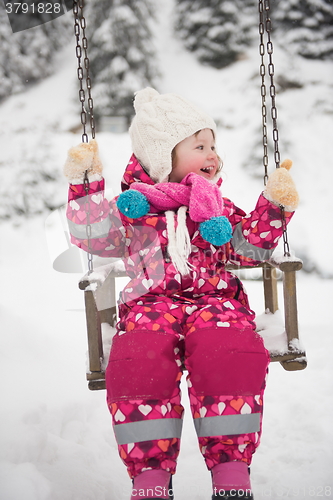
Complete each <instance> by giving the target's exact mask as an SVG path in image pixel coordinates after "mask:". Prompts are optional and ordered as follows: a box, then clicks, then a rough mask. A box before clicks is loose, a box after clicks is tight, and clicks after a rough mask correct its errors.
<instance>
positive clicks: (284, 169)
mask: <svg viewBox="0 0 333 500" xmlns="http://www.w3.org/2000/svg"><path fill="white" fill-rule="evenodd" d="M291 166H292V161H291V160H284V161H283V162H282V163H281V165H280V168H277V169H275V171H274V172H273V173H272V174H271V175H270V176H269V178H268V181H267V185H266V189H265V191H264V196H265V197H266V198H267V199H268V200H269V201H271V202H272V203H275V204H276V205H283V206H284V208H285V210H286V211H287V212H293V211H294V210H295V209H296V208H297V206H298V202H299V196H298V193H297V190H296V186H295V183H294V181H293V179H292V177H291V175H290V173H289V170H290V168H291Z"/></svg>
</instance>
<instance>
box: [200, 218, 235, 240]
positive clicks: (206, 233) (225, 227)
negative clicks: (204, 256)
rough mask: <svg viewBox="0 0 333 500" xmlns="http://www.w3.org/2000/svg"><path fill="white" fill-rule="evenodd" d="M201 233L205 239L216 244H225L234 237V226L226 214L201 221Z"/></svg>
mask: <svg viewBox="0 0 333 500" xmlns="http://www.w3.org/2000/svg"><path fill="white" fill-rule="evenodd" d="M199 230H200V234H201V236H202V237H203V239H204V240H206V241H208V242H209V243H212V244H213V245H216V246H221V245H224V244H225V243H228V241H230V240H231V238H232V227H231V224H230V222H229V220H228V219H227V217H225V216H224V215H221V216H219V217H212V218H211V219H209V220H205V221H204V222H201V224H200V226H199Z"/></svg>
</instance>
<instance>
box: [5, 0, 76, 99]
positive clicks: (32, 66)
mask: <svg viewBox="0 0 333 500" xmlns="http://www.w3.org/2000/svg"><path fill="white" fill-rule="evenodd" d="M69 23H70V16H69V15H67V16H62V17H59V18H57V19H54V20H53V21H50V22H48V23H45V24H42V25H39V26H36V27H35V28H31V29H28V30H25V31H20V32H18V33H13V32H12V29H11V26H10V23H9V20H8V17H7V14H6V11H5V9H4V8H3V6H2V5H1V4H0V46H1V51H0V83H1V85H0V100H1V99H3V98H5V97H8V96H9V95H10V94H13V93H16V92H20V91H22V90H23V89H24V88H25V86H26V85H27V84H31V83H34V82H36V81H38V80H40V79H42V78H45V77H46V76H47V75H49V74H51V73H52V72H53V71H54V66H53V63H54V59H55V56H56V54H57V50H58V49H59V48H60V47H62V46H64V45H65V44H66V42H67V41H68V39H69V37H71V36H72V30H71V29H70V25H69Z"/></svg>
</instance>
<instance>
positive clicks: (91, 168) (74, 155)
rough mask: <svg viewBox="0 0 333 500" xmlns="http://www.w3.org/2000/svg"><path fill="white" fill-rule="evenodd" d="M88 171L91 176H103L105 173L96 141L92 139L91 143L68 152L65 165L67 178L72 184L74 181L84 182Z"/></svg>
mask: <svg viewBox="0 0 333 500" xmlns="http://www.w3.org/2000/svg"><path fill="white" fill-rule="evenodd" d="M86 170H88V173H89V176H92V175H96V174H99V175H101V174H102V171H103V166H102V163H101V160H100V157H99V154H98V145H97V142H96V140H95V139H92V140H91V141H90V142H89V143H85V142H83V143H81V144H79V145H78V146H74V147H72V148H71V149H70V150H69V151H68V156H67V160H66V163H65V165H64V175H65V177H67V179H68V180H69V181H70V182H72V181H73V180H83V176H84V173H85V171H86Z"/></svg>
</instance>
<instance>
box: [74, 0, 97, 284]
mask: <svg viewBox="0 0 333 500" xmlns="http://www.w3.org/2000/svg"><path fill="white" fill-rule="evenodd" d="M83 1H84V0H73V13H74V34H75V38H76V58H77V66H78V67H77V76H78V80H79V85H80V88H79V100H80V102H81V124H82V127H83V133H82V142H83V143H84V142H85V143H88V142H89V141H88V134H87V132H86V124H87V111H86V108H85V102H86V93H85V90H84V87H83V80H84V71H83V67H82V57H83V56H84V59H83V61H84V68H85V75H86V77H85V84H86V88H87V91H88V99H87V102H88V109H89V111H88V113H89V117H90V130H91V136H92V138H93V139H95V119H94V104H93V99H92V97H91V79H90V63H89V58H88V40H87V37H86V31H85V30H86V19H85V17H84V15H83ZM81 34H82V40H81ZM83 185H84V190H85V193H86V196H85V212H86V218H87V221H86V236H87V242H88V245H87V246H88V252H87V256H88V275H89V274H91V273H92V272H93V270H94V268H93V255H92V252H91V222H90V214H91V207H90V197H89V190H90V182H89V178H88V170H86V171H85V173H84V180H83Z"/></svg>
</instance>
